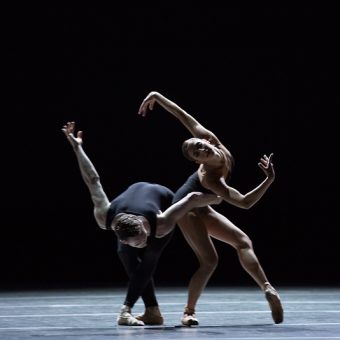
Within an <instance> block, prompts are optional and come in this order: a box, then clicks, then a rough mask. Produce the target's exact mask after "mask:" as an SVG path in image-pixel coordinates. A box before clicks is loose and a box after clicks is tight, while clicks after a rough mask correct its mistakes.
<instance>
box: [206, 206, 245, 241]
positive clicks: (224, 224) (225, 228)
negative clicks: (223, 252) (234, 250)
mask: <svg viewBox="0 0 340 340" xmlns="http://www.w3.org/2000/svg"><path fill="white" fill-rule="evenodd" d="M200 217H201V219H202V220H203V222H204V225H205V226H206V229H207V232H208V233H209V235H210V236H211V237H213V238H215V239H217V240H220V241H222V242H226V243H228V244H231V245H232V246H235V247H236V246H238V245H239V244H240V243H243V242H248V241H249V238H248V236H247V235H246V233H244V232H243V231H242V230H241V229H240V228H238V227H237V226H236V225H235V224H234V223H232V222H231V221H230V220H229V219H228V218H227V217H225V216H224V215H222V214H220V213H219V212H217V211H216V210H214V209H213V208H211V207H210V206H209V207H207V208H206V210H205V212H204V213H203V214H201V215H200Z"/></svg>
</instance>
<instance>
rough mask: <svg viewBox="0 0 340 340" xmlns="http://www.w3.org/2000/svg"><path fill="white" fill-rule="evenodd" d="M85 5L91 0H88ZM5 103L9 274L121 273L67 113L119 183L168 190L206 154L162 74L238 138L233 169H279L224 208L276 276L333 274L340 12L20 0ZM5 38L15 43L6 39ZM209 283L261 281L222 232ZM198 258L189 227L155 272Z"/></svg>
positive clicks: (56, 282) (230, 141)
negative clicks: (147, 101) (175, 109)
mask: <svg viewBox="0 0 340 340" xmlns="http://www.w3.org/2000/svg"><path fill="white" fill-rule="evenodd" d="M84 6H85V5H84ZM9 14H10V15H9V20H8V26H7V33H8V34H7V36H8V38H9V44H8V49H7V51H8V52H9V53H7V55H8V56H9V60H8V63H6V64H5V67H6V69H7V70H8V71H9V74H10V77H9V78H8V81H6V83H5V88H6V90H5V91H6V92H4V93H5V101H6V102H7V101H8V103H9V105H8V106H7V108H6V109H4V107H5V104H4V106H3V114H2V123H3V127H2V138H3V143H2V156H3V158H2V169H3V176H2V181H3V185H2V188H3V190H2V196H3V203H2V214H1V215H2V223H1V230H0V258H1V263H2V269H1V272H2V275H1V276H2V278H1V287H3V288H4V289H5V288H17V287H24V288H28V287H39V288H41V287H62V286H70V285H76V286H91V285H108V286H114V285H121V284H125V283H126V275H125V273H124V270H123V267H122V265H121V264H120V262H119V260H118V258H117V255H116V253H115V242H116V239H115V236H114V235H113V233H110V232H106V231H103V230H101V229H99V228H98V227H97V226H96V223H95V220H94V218H93V214H92V203H91V200H90V196H89V193H88V191H87V188H86V186H85V184H84V183H83V181H82V179H81V177H80V173H79V169H78V165H77V163H76V159H75V156H74V154H73V152H72V150H71V148H70V146H69V145H68V143H67V141H66V140H65V138H64V136H63V134H62V132H61V127H62V125H63V124H64V123H65V122H66V121H69V120H75V121H76V123H77V128H79V129H81V130H83V131H84V148H85V151H86V152H87V154H88V155H89V157H90V158H91V160H92V161H93V162H94V164H95V166H96V168H97V170H98V172H99V174H100V175H101V180H102V183H103V186H104V188H105V191H106V193H107V195H108V196H109V198H110V199H112V198H113V197H115V195H117V194H118V193H120V192H121V191H123V190H124V189H125V188H126V187H127V186H128V185H129V184H131V183H133V182H135V181H139V180H143V181H144V180H145V181H151V182H158V183H161V184H163V185H167V186H169V187H170V188H171V189H172V190H174V191H175V190H176V188H177V187H178V186H179V185H181V184H182V183H183V182H184V180H185V179H186V178H187V176H188V175H189V174H190V173H191V172H192V171H193V170H194V169H195V168H196V167H195V164H193V163H190V162H188V161H187V160H185V159H184V157H183V156H182V155H181V151H180V146H181V143H182V141H183V140H184V139H185V138H187V137H189V136H190V135H189V134H188V132H187V131H186V130H185V129H184V127H182V126H181V125H180V124H179V122H178V121H176V120H175V119H174V118H173V117H172V116H171V115H170V114H168V113H166V112H165V111H164V110H162V109H161V108H159V107H156V108H155V110H154V112H153V113H152V114H150V115H149V116H148V117H147V118H144V119H143V118H141V117H140V116H138V115H137V110H138V107H139V105H140V103H141V101H142V99H143V98H144V96H145V95H146V94H147V93H148V92H149V91H151V90H157V91H159V92H161V93H163V94H164V95H166V96H167V97H169V98H170V99H172V100H174V101H175V102H177V103H178V104H179V105H180V106H182V107H183V108H184V109H185V110H187V111H188V112H189V113H191V114H192V115H194V116H195V117H196V118H197V119H198V120H199V121H200V122H201V123H202V124H203V125H205V126H206V127H207V128H209V129H211V130H212V131H214V132H215V133H216V135H217V136H219V138H220V139H221V140H222V141H223V142H224V143H225V144H226V145H227V146H228V147H229V148H230V150H231V151H232V153H233V155H234V157H235V160H236V166H235V169H234V173H233V176H232V180H231V185H233V186H235V187H236V188H238V189H239V190H240V191H241V192H246V191H247V190H250V189H251V188H253V187H254V186H255V185H257V184H258V183H259V182H260V181H261V180H262V179H263V173H262V172H261V170H260V169H259V168H258V167H257V162H258V160H259V158H260V157H261V155H262V154H263V153H270V152H274V159H273V160H274V164H275V169H276V174H277V178H276V181H275V183H274V184H273V185H272V187H271V188H270V189H269V191H268V193H266V195H265V196H264V197H263V199H262V200H261V201H260V202H259V203H258V204H257V205H256V206H255V207H253V208H252V209H250V210H247V211H245V210H241V209H238V208H235V207H232V206H228V205H227V204H226V203H222V204H221V205H220V206H219V207H218V208H217V209H218V210H219V211H220V212H222V213H224V214H226V215H227V216H228V217H229V218H230V219H231V220H232V221H233V222H234V223H235V224H236V225H238V226H239V227H241V228H242V229H243V230H244V231H245V232H246V233H247V234H248V235H249V236H250V237H251V238H252V240H253V243H254V247H255V250H256V253H257V255H258V257H259V258H260V260H261V262H262V265H263V267H264V269H265V271H266V273H267V275H268V277H269V279H270V280H271V281H272V282H273V283H274V284H275V285H284V284H287V285H290V284H291V285H298V284H311V285H314V284H318V285H338V284H339V280H340V270H339V262H340V261H339V260H340V255H339V232H338V229H339V221H338V220H337V213H338V209H339V201H338V197H337V196H338V191H339V172H338V171H337V169H336V167H337V158H338V155H339V151H338V146H339V142H338V135H339V133H338V128H337V123H336V120H337V116H338V114H339V91H338V82H339V58H338V55H337V53H336V40H334V39H333V36H334V37H336V36H337V34H336V32H337V29H338V24H337V13H336V11H335V10H332V9H324V8H316V7H315V8H313V7H308V8H300V9H299V8H294V9H292V8H281V9H270V8H203V7H197V6H196V7H195V6H194V7H192V8H191V9H184V8H181V10H179V9H175V8H174V7H173V8H170V7H168V8H166V7H164V8H143V7H139V8H135V7H134V8H129V9H119V10H118V9H117V8H114V7H111V8H109V7H107V8H99V7H93V6H92V7H90V6H87V7H86V6H85V7H77V8H70V7H59V8H57V7H54V8H53V7H49V8H46V7H44V8H15V9H13V10H12V11H11V12H10V13H9ZM6 47H7V46H6ZM215 244H216V247H217V249H218V252H219V257H220V261H219V266H218V268H217V270H216V272H215V273H214V275H213V277H212V278H211V280H210V283H209V284H211V285H213V284H223V285H235V284H238V285H247V284H251V285H253V284H254V283H253V281H252V280H251V279H250V277H249V276H248V275H247V274H246V273H245V272H244V271H243V269H241V266H240V265H239V262H238V259H237V257H236V254H235V252H234V250H233V249H232V248H231V247H230V246H228V245H225V244H222V243H221V242H215ZM196 266H197V262H196V259H195V256H194V255H193V252H192V251H191V249H190V248H189V246H188V245H187V244H186V242H185V241H184V239H183V237H182V235H181V233H180V231H179V230H176V234H175V236H174V238H173V240H172V242H171V243H170V245H169V246H168V247H167V249H166V250H165V252H164V254H163V256H162V258H161V261H160V264H159V267H158V269H157V272H156V274H155V275H156V281H157V282H158V284H169V285H170V284H184V285H186V284H187V282H188V280H189V278H190V275H191V274H192V273H193V271H194V269H195V268H196Z"/></svg>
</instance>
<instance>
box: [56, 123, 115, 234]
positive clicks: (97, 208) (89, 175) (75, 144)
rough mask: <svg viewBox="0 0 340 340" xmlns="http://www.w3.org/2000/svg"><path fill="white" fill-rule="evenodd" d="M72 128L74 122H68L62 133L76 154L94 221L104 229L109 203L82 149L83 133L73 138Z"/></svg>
mask: <svg viewBox="0 0 340 340" xmlns="http://www.w3.org/2000/svg"><path fill="white" fill-rule="evenodd" d="M74 128H75V122H68V123H67V124H66V125H64V126H63V128H62V131H63V132H64V134H65V136H66V138H67V140H68V141H69V143H70V144H71V146H72V148H73V151H74V152H75V154H76V157H77V160H78V164H79V168H80V173H81V175H82V178H83V180H84V182H85V184H86V185H87V187H88V189H89V191H90V194H91V199H92V202H93V204H94V216H95V219H96V221H97V223H98V225H99V226H100V227H101V228H105V220H106V213H107V210H108V208H109V205H110V203H109V200H108V198H107V196H106V194H105V192H104V190H103V188H102V185H101V183H100V178H99V175H98V172H97V170H96V169H95V167H94V165H93V164H92V162H91V161H90V159H89V157H88V156H87V155H86V153H85V151H84V149H83V147H82V144H83V132H82V131H78V132H77V137H75V136H74V132H75V129H74Z"/></svg>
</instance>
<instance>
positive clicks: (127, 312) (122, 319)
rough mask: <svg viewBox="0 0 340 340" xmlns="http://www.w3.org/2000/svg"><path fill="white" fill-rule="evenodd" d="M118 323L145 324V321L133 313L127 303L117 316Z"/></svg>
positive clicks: (126, 324) (128, 324) (124, 324)
mask: <svg viewBox="0 0 340 340" xmlns="http://www.w3.org/2000/svg"><path fill="white" fill-rule="evenodd" d="M117 324H118V325H120V326H144V322H143V321H141V320H138V319H136V318H135V317H134V316H133V315H132V314H131V308H130V307H128V306H125V305H124V306H123V307H122V308H121V311H120V314H119V315H118V317H117Z"/></svg>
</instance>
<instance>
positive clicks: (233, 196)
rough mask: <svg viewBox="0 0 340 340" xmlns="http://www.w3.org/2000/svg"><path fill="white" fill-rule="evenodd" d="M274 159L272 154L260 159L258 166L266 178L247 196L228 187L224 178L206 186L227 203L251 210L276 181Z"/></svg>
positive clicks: (210, 182)
mask: <svg viewBox="0 0 340 340" xmlns="http://www.w3.org/2000/svg"><path fill="white" fill-rule="evenodd" d="M272 158H273V154H270V156H269V157H267V156H266V155H264V156H263V157H262V158H261V159H260V162H259V163H258V166H259V167H260V168H261V169H262V171H263V172H264V173H265V175H266V178H265V179H264V180H263V181H262V182H261V183H260V184H259V185H258V186H257V187H255V188H254V189H253V190H251V191H249V192H248V193H246V194H241V193H240V192H239V191H238V190H237V189H235V188H233V187H231V186H229V185H227V184H226V182H225V180H224V178H220V179H219V180H216V181H209V182H207V183H205V184H206V186H207V187H208V188H209V189H210V190H211V191H213V192H214V193H216V194H217V195H219V196H221V197H222V198H223V199H224V200H225V201H226V202H228V203H230V204H232V205H235V206H237V207H239V208H243V209H249V208H251V207H252V206H253V205H254V204H255V203H256V202H258V201H259V200H260V199H261V197H262V196H263V195H264V194H265V192H266V191H267V190H268V188H269V187H270V185H271V184H272V183H273V182H274V180H275V171H274V165H273V163H272Z"/></svg>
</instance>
